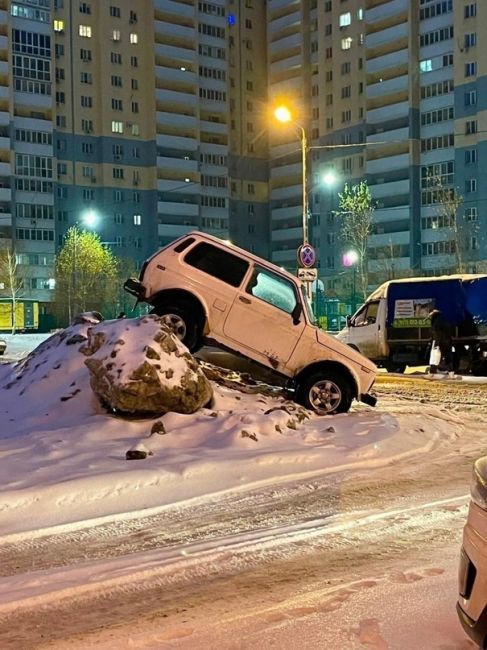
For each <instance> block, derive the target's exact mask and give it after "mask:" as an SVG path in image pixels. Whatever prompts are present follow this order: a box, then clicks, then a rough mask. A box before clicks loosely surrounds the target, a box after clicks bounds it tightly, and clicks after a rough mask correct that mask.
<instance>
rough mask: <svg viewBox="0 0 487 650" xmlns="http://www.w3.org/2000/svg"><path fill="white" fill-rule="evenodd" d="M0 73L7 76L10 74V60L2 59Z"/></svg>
mask: <svg viewBox="0 0 487 650" xmlns="http://www.w3.org/2000/svg"><path fill="white" fill-rule="evenodd" d="M0 75H1V76H7V75H10V68H9V65H8V61H0Z"/></svg>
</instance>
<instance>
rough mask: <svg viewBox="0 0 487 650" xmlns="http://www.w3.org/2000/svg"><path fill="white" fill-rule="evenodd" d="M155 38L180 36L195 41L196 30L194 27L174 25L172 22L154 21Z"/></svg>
mask: <svg viewBox="0 0 487 650" xmlns="http://www.w3.org/2000/svg"><path fill="white" fill-rule="evenodd" d="M155 32H156V40H158V38H160V37H162V38H168V39H169V40H171V38H182V39H186V40H187V41H193V42H195V41H196V39H197V32H196V30H195V28H194V27H186V26H184V25H175V24H174V23H166V22H162V21H160V20H159V21H157V22H156V23H155Z"/></svg>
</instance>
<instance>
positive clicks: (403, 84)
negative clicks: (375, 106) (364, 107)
mask: <svg viewBox="0 0 487 650" xmlns="http://www.w3.org/2000/svg"><path fill="white" fill-rule="evenodd" d="M408 84H409V76H408V75H407V74H404V75H401V76H400V77H393V78H392V79H387V81H381V82H379V83H376V84H370V85H368V86H367V99H374V98H375V97H382V96H383V95H391V94H393V93H396V92H400V91H401V90H408Z"/></svg>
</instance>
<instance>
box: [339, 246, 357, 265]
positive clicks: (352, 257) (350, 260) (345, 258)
mask: <svg viewBox="0 0 487 650" xmlns="http://www.w3.org/2000/svg"><path fill="white" fill-rule="evenodd" d="M358 260H359V254H358V253H357V251H355V250H353V249H350V250H349V251H346V252H345V253H343V255H342V263H343V266H347V267H350V266H355V264H357V262H358Z"/></svg>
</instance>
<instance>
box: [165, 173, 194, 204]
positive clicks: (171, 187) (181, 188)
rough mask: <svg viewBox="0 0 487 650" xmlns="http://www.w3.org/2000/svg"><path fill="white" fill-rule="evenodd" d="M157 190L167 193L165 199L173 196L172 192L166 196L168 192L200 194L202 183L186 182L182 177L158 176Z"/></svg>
mask: <svg viewBox="0 0 487 650" xmlns="http://www.w3.org/2000/svg"><path fill="white" fill-rule="evenodd" d="M157 191H158V192H162V193H163V194H164V195H165V196H164V198H165V199H166V198H170V197H171V194H169V195H168V196H166V194H167V193H168V192H178V193H179V194H191V195H195V194H196V195H199V194H200V184H199V183H195V182H191V181H189V182H185V181H184V180H181V179H167V178H158V179H157Z"/></svg>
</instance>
